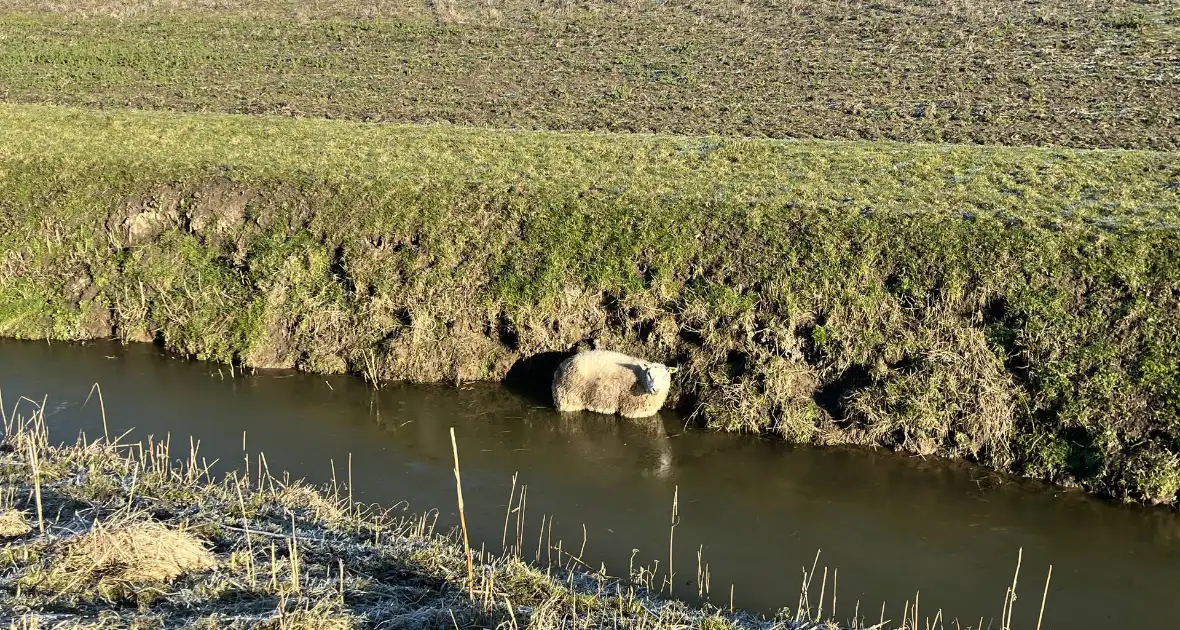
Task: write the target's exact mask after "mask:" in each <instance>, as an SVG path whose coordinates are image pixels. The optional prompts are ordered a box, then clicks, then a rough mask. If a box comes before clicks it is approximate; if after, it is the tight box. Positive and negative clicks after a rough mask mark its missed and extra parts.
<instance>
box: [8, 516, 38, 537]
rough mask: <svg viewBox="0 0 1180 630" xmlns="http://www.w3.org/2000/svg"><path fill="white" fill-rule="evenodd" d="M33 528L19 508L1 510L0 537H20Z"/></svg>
mask: <svg viewBox="0 0 1180 630" xmlns="http://www.w3.org/2000/svg"><path fill="white" fill-rule="evenodd" d="M32 530H33V528H32V527H31V526H30V525H29V522H28V520H26V519H25V515H24V513H23V512H21V511H19V510H3V511H0V538H19V537H21V536H24V535H25V534H27V533H29V532H30V531H32Z"/></svg>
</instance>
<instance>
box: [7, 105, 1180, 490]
mask: <svg viewBox="0 0 1180 630" xmlns="http://www.w3.org/2000/svg"><path fill="white" fill-rule="evenodd" d="M1177 226H1180V163H1178V162H1177V159H1176V156H1175V154H1173V153H1160V152H1150V151H1123V150H1113V151H1105V150H1067V149H1048V148H1007V147H970V146H945V145H924V144H910V145H903V144H895V143H886V142H871V143H870V142H862V143H846V142H823V141H804V142H783V141H774V140H753V139H721V138H690V137H672V136H645V135H611V134H605V133H552V132H544V133H540V132H512V131H490V130H478V129H465V128H456V127H449V126H434V127H429V126H413V125H369V124H360V123H351V122H334V121H297V120H290V119H282V118H259V117H240V116H229V115H211V114H210V115H182V114H169V113H145V112H140V113H136V112H114V111H112V112H93V111H85V110H78V109H68V108H55V107H41V106H0V334H4V335H8V336H18V337H32V338H54V339H84V338H91V337H95V336H107V335H111V334H114V335H116V336H118V337H120V338H122V339H127V340H153V339H155V340H157V341H158V342H160V343H161V344H163V345H164V346H165V347H167V348H169V349H171V350H174V351H178V352H181V353H186V354H190V355H195V356H198V357H201V358H206V359H211V360H217V361H233V362H236V363H238V364H240V365H243V366H247V367H251V366H252V367H299V368H301V369H306V370H312V371H321V372H342V371H349V372H353V373H357V374H364V375H366V376H367V377H368V378H370V379H376V380H384V379H409V380H417V381H452V380H459V381H461V380H495V379H500V378H502V377H503V376H504V375H505V374H506V372H507V371H508V369H509V368H510V367H511V366H512V365H513V364H514V363H515V362H517V361H518V360H520V359H521V358H524V357H528V356H531V355H533V354H535V353H539V352H546V351H564V350H566V349H568V348H570V347H571V346H572V345H574V344H575V343H578V342H582V341H586V340H588V339H591V338H596V339H598V340H599V341H600V342H602V343H603V344H604V345H606V346H609V347H614V348H617V349H620V350H623V351H629V352H634V353H639V354H643V355H646V356H649V357H651V358H654V359H659V360H664V361H667V362H670V363H675V364H678V365H680V366H681V367H682V368H683V369H682V371H681V372H680V373H679V374H678V375H677V380H676V383H675V385H676V387H675V388H674V392H673V395H672V396H671V398H670V400H671V401H672V403H673V404H675V405H678V406H679V407H681V408H682V409H684V410H686V411H695V412H697V417H698V418H700V419H701V420H703V421H704V422H706V423H707V424H709V425H710V426H713V427H716V428H720V429H726V430H737V431H755V432H763V433H769V434H774V435H779V436H782V437H784V438H786V439H789V440H793V441H802V442H809V443H818V444H837V443H855V444H876V445H883V446H888V447H892V448H898V449H902V450H905V451H909V452H915V453H922V454H938V455H944V456H950V457H964V458H968V459H971V460H973V461H977V462H980V463H982V464H985V465H988V466H991V467H994V468H997V469H1000V470H1009V471H1014V472H1018V473H1022V474H1026V475H1029V476H1034V477H1038V478H1042V479H1047V480H1050V481H1055V482H1058V483H1064V484H1069V485H1082V486H1084V487H1086V488H1088V489H1090V490H1092V491H1095V492H1098V493H1100V494H1105V495H1109V496H1114V497H1120V498H1126V499H1130V500H1141V501H1150V502H1160V503H1172V502H1174V501H1175V500H1176V492H1177V487H1178V485H1180V464H1178V462H1177V454H1178V453H1180V371H1178V366H1177V364H1176V362H1175V361H1174V360H1173V357H1175V356H1177V352H1180V347H1178V344H1180V317H1177V315H1178V313H1180V297H1178V296H1180V285H1177V278H1180V256H1178V255H1177V254H1178V253H1180V252H1178V251H1177V250H1178V247H1180V234H1178V233H1177V230H1176V228H1177ZM535 378H536V379H538V382H547V380H546V379H547V378H548V375H543V374H540V375H535Z"/></svg>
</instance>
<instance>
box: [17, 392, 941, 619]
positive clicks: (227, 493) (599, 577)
mask: <svg viewBox="0 0 1180 630" xmlns="http://www.w3.org/2000/svg"><path fill="white" fill-rule="evenodd" d="M43 420H44V419H43V417H42V416H41V415H40V414H37V415H35V416H34V417H32V418H11V417H5V419H4V424H5V425H6V427H5V433H4V434H3V435H0V482H2V485H0V488H2V489H3V491H2V492H0V611H2V612H0V627H3V628H7V629H9V630H39V629H49V628H53V629H56V630H67V629H69V630H83V629H85V630H97V629H99V628H133V629H136V630H148V629H171V628H197V629H201V630H218V629H227V630H228V629H238V628H242V629H244V628H257V629H261V628H275V629H290V630H320V629H331V630H344V629H348V628H407V629H414V630H428V629H440V630H442V629H448V630H449V629H454V628H500V629H505V630H508V629H515V628H536V629H538V630H548V629H558V628H591V627H596V628H597V627H602V628H607V627H610V628H646V629H649V630H672V629H674V628H700V629H702V630H727V629H734V630H736V629H738V628H750V629H756V628H765V629H769V628H781V629H785V630H792V629H794V630H806V629H812V628H815V629H818V628H825V629H835V628H853V627H855V628H864V627H866V626H865V624H864V622H863V619H856V620H852V619H851V618H850V617H849V618H847V619H845V621H844V623H843V624H837V623H835V622H830V621H826V620H824V619H821V617H823V615H822V614H821V611H823V610H825V609H827V610H830V609H831V606H829V603H830V600H831V595H830V589H829V595H828V597H827V598H826V599H825V598H824V596H823V595H822V594H820V595H819V597H820V599H821V600H823V602H824V603H818V602H814V601H808V600H807V598H806V597H802V596H801V597H800V606H799V608H798V610H796V611H795V612H794V613H791V612H790V611H787V610H785V609H784V610H783V611H782V612H780V614H779V615H778V616H777V617H776V618H775V619H766V618H761V617H754V616H751V615H748V614H745V613H742V612H740V611H732V610H720V609H717V608H714V607H708V608H700V607H691V606H688V605H685V604H683V603H680V602H677V601H674V600H671V599H668V598H666V597H663V596H662V595H661V592H662V591H657V590H656V589H655V587H654V586H653V588H652V590H648V589H647V588H645V586H644V583H645V582H644V580H632V579H624V580H622V581H620V580H619V579H618V578H613V577H610V576H608V575H606V574H605V573H603V572H602V571H605V568H603V569H602V570H600V571H594V570H592V569H591V568H589V567H586V566H585V564H584V563H583V564H580V563H579V562H580V558H576V557H574V556H573V554H572V553H571V552H570V550H568V549H567V550H565V551H562V550H561V548H560V543H553V542H552V541H550V544H553V545H555V546H554V547H553V549H551V550H547V554H548V555H550V556H551V557H552V558H553V563H552V564H551V566H549V567H546V568H540V567H537V566H535V565H530V564H528V563H526V562H524V561H522V560H521V556H522V554H521V550H522V548H526V547H528V546H529V545H530V542H529V541H527V540H524V539H522V538H521V537H520V533H519V532H520V529H521V527H522V526H523V525H525V524H523V523H521V522H520V515H521V510H519V509H517V510H516V511H515V514H516V517H517V523H516V524H515V527H516V528H517V534H516V536H517V538H516V540H515V542H514V541H513V539H512V537H511V536H507V535H506V537H507V541H508V544H507V546H506V550H505V552H504V553H502V554H491V553H485V552H483V551H482V550H473V552H472V555H473V556H474V558H473V565H472V566H471V569H470V573H469V572H468V565H467V563H466V558H467V556H466V554H465V552H464V546H463V543H462V538H461V536H460V535H459V532H454V533H450V534H443V533H440V532H436V530H435V525H434V523H435V521H436V520H437V516H436V515H426V516H422V517H413V518H409V517H403V516H399V515H398V514H397V513H393V512H392V511H383V510H381V509H379V508H377V507H374V506H369V507H365V506H359V505H355V504H352V503H350V501H349V495H348V493H347V490H346V489H343V488H339V487H331V486H329V487H327V488H312V487H310V486H307V485H305V484H302V483H300V482H297V481H292V480H290V479H289V478H287V476H286V475H283V479H281V480H280V479H277V478H273V477H271V475H270V473H269V471H267V470H266V469H265V468H263V470H261V471H259V470H253V471H250V472H246V473H245V474H240V475H239V474H234V475H231V476H228V477H226V478H224V479H214V478H213V477H212V475H211V474H210V473H209V471H208V467H207V466H208V464H207V462H204V460H203V459H201V458H200V456H199V454H198V453H197V452H196V450H195V449H194V448H192V447H191V446H188V447H185V449H183V450H184V451H185V454H184V456H183V457H180V456H178V455H179V453H178V452H175V451H180V450H181V449H179V448H176V449H175V450H174V451H173V450H172V449H171V447H170V445H169V443H168V442H160V443H148V444H141V443H132V444H118V443H117V440H115V441H114V442H111V441H107V440H104V439H99V440H95V441H93V442H87V441H85V439H79V440H78V442H77V443H75V444H73V445H68V444H67V445H61V446H51V445H50V444H49V443H48V442H47V441H46V438H45V433H44V431H45V426H44V421H43ZM247 459H250V457H249V456H247ZM257 461H258V462H265V456H263V455H259V456H257ZM260 465H264V464H260ZM516 507H518V508H519V507H520V506H516ZM513 513H514V512H512V511H509V512H508V515H507V516H508V517H511V516H512V514H513ZM506 522H507V521H506ZM506 527H507V526H506ZM527 533H528V532H526V534H527ZM554 552H556V555H554ZM636 571H637V573H636V576H633V577H637V578H644V579H645V580H646V582H652V581H655V580H656V578H655V577H654V575H655V574H652V573H651V572H650V570H648V569H646V568H645V569H643V571H640V570H639V569H638V568H636ZM825 579H826V578H825ZM818 587H819V585H818V580H817V584H816V589H815V590H816V591H818V590H819V589H818ZM810 597H811V598H814V597H815V593H814V592H813V593H811V595H810ZM804 602H807V603H806V604H805V603H804ZM914 623H917V620H916V619H908V618H907V619H906V620H905V622H904V623H896V624H886V625H883V626H875V627H880V628H885V627H898V628H901V627H902V626H903V625H905V624H914ZM909 627H916V626H912V625H911V626H909Z"/></svg>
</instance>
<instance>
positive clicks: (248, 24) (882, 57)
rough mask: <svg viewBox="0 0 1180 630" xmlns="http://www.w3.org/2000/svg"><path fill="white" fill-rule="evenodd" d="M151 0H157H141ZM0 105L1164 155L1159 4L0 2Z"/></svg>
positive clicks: (1174, 33)
mask: <svg viewBox="0 0 1180 630" xmlns="http://www.w3.org/2000/svg"><path fill="white" fill-rule="evenodd" d="M152 5H155V6H152ZM5 7H6V9H0V42H3V45H0V98H2V99H4V100H6V101H9V102H27V103H33V102H35V103H58V104H66V105H97V106H102V107H116V108H117V107H124V106H127V105H130V106H134V107H138V108H153V109H178V110H184V111H198V112H203V111H220V112H233V113H252V114H256V113H267V114H300V115H305V116H317V117H318V116H330V117H334V118H342V117H343V118H353V119H362V120H381V121H402V122H406V121H414V122H440V121H446V122H452V123H459V124H469V125H479V126H484V125H486V126H492V127H524V128H543V129H567V130H577V129H610V130H616V131H627V132H647V131H658V132H668V133H681V134H712V133H719V134H727V135H747V136H769V137H780V138H781V137H802V138H808V137H811V138H827V139H891V140H899V141H935V142H972V143H999V144H1011V145H1021V144H1037V145H1065V146H1078V147H1082V146H1084V147H1123V148H1151V149H1176V148H1177V147H1180V110H1178V109H1177V105H1176V103H1180V83H1178V82H1177V68H1176V62H1175V56H1176V52H1175V42H1176V41H1177V38H1178V37H1180V10H1178V9H1177V8H1176V6H1175V3H1172V2H1167V1H1166V0H1148V1H1144V2H1135V3H1125V2H1122V1H1121V0H1099V1H1097V2H1091V1H1088V0H1047V1H1045V2H1038V3H1035V4H1031V3H1028V2H1023V1H1020V0H995V1H992V2H987V3H970V2H952V3H922V2H911V1H908V0H884V1H877V2H856V3H849V2H845V1H843V0H817V1H815V2H802V1H798V0H789V1H785V2H782V1H772V0H749V1H747V0H742V1H738V0H669V1H665V0H658V1H657V0H626V1H615V0H583V1H580V2H548V1H541V0H496V1H495V2H485V1H484V0H440V1H439V2H430V3H428V2H411V1H406V0H397V1H385V0H382V1H381V2H372V1H369V2H366V1H361V0H347V1H345V2H317V1H315V0H263V1H261V2H259V1H251V2H217V3H210V2H202V1H199V0H168V1H167V2H160V3H147V2H129V1H127V0H71V1H69V2H62V1H59V0H10V1H9V2H6V3H5Z"/></svg>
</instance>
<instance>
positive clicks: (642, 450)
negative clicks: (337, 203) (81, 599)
mask: <svg viewBox="0 0 1180 630" xmlns="http://www.w3.org/2000/svg"><path fill="white" fill-rule="evenodd" d="M95 383H98V384H100V386H101V388H102V393H103V399H104V401H105V405H106V415H107V418H108V422H109V425H110V427H109V428H110V431H111V433H112V434H114V435H118V434H122V433H124V432H125V431H130V433H129V434H128V435H127V437H126V438H124V441H125V442H126V441H131V440H135V439H144V438H146V437H147V436H149V435H154V436H155V437H156V438H163V437H164V436H165V435H166V434H170V435H171V437H172V442H173V454H174V456H175V455H177V451H178V450H180V451H184V453H181V455H187V451H188V448H187V447H188V441H189V437H190V436H192V437H193V438H195V439H196V440H198V441H199V454H200V456H201V457H204V458H206V459H207V460H209V461H213V460H215V459H216V460H218V464H217V465H216V466H215V467H214V469H215V470H219V471H222V472H225V471H228V470H231V469H234V468H244V465H243V464H242V462H243V460H244V457H245V454H244V452H243V433H244V434H245V440H246V449H247V451H248V452H249V453H250V454H252V457H255V458H256V455H257V453H259V452H263V453H265V455H266V460H267V464H268V466H269V469H270V470H271V472H272V473H275V474H277V473H279V472H280V471H289V472H290V473H291V475H292V476H293V477H295V478H305V479H306V480H307V481H309V482H311V483H315V484H323V483H327V482H328V481H330V480H331V478H332V468H333V465H334V467H335V470H336V475H337V477H338V478H340V479H342V478H344V477H346V476H347V474H348V473H347V472H346V471H347V470H348V468H349V463H348V462H350V461H351V466H350V467H351V476H352V480H353V488H352V492H353V497H354V499H356V500H358V501H361V502H364V503H378V504H381V505H382V506H384V507H392V506H398V508H399V509H401V508H405V510H406V512H407V513H408V514H416V513H421V512H425V511H427V510H430V509H438V511H439V524H440V526H444V527H446V526H452V525H454V524H457V522H458V514H457V510H456V507H455V486H454V477H453V474H452V470H451V469H452V455H451V443H450V436H449V429H450V428H451V427H454V429H455V432H456V434H457V436H458V447H459V454H460V463H461V467H462V476H463V493H464V499H465V502H466V509H467V523H468V526H469V528H470V531H471V535H472V539H473V546H475V547H476V548H479V547H480V546H481V545H485V546H486V548H487V549H488V550H489V551H496V552H498V551H500V549H501V544H502V539H503V536H504V534H503V532H504V527H505V526H504V522H505V514H506V509H507V506H508V502H509V494H510V492H511V491H512V487H513V482H512V479H513V475H514V474H516V475H517V486H516V487H517V496H518V497H519V488H520V487H521V486H522V485H527V487H528V499H527V508H526V512H525V521H526V531H525V535H524V537H523V538H524V540H525V542H524V543H523V545H522V546H523V547H524V549H525V554H524V555H525V557H526V559H531V558H535V557H536V553H535V550H536V548H537V541H538V538H539V536H538V534H539V528H540V526H541V521H542V518H543V517H544V518H545V519H546V522H547V523H551V527H552V539H551V540H552V544H553V545H554V546H556V545H557V543H558V541H559V540H560V541H561V543H562V546H563V548H564V549H566V550H570V549H571V548H572V549H573V550H575V553H576V551H577V550H579V549H580V548H582V546H583V544H584V551H583V552H582V555H583V558H584V560H585V561H586V562H587V564H589V565H591V566H593V567H598V566H599V565H600V564H602V563H605V565H606V567H607V569H608V572H609V573H610V574H611V575H626V574H627V572H628V567H629V566H630V565H631V563H632V562H634V564H635V565H636V566H639V565H646V566H648V567H650V566H652V565H654V563H655V562H656V561H657V560H658V561H659V566H660V569H659V571H660V572H661V574H662V572H663V571H664V569H665V568H666V566H667V561H668V543H669V529H670V524H671V517H672V515H671V512H672V501H673V494H674V492H676V493H678V501H679V504H678V509H679V522H678V524H677V526H676V528H675V553H674V558H673V560H674V569H675V573H676V580H675V581H676V585H677V589H679V590H678V595H681V596H685V597H695V596H696V594H697V585H696V573H697V566H698V563H697V553H698V551H699V550H700V551H701V555H702V557H703V560H704V562H705V563H707V564H708V566H709V572H710V575H711V579H710V586H711V598H710V599H711V600H712V601H713V602H714V603H715V604H717V605H728V603H729V598H730V585H731V584H733V585H734V588H733V596H734V603H735V604H736V605H737V606H738V607H739V608H745V609H747V610H750V611H754V612H763V613H771V612H773V611H774V610H776V609H778V608H780V607H783V606H789V607H790V608H791V609H792V610H793V609H794V608H795V606H796V604H797V601H798V597H799V589H800V583H801V580H802V577H803V569H804V568H805V567H806V568H808V569H810V568H811V566H812V563H813V561H814V560H815V556H816V552H817V550H821V551H822V553H821V555H820V557H819V564H818V566H819V568H820V573H821V576H822V568H823V567H825V566H826V567H829V572H830V573H831V574H832V576H833V577H834V576H835V572H836V570H837V569H838V580H837V581H836V588H837V591H836V593H837V614H838V616H839V617H843V618H847V617H849V616H851V614H852V613H853V611H854V608H855V606H856V605H857V601H858V600H859V607H860V612H861V615H862V616H863V617H864V618H865V619H867V620H870V621H871V622H873V623H875V622H876V621H877V620H878V617H879V616H880V609H881V606H882V603H885V606H886V608H885V618H886V619H893V620H894V621H897V620H900V619H901V616H902V612H903V608H904V607H905V602H906V601H907V600H909V601H910V602H912V601H913V600H914V597H915V593H917V592H920V601H921V609H920V612H921V616H922V617H927V616H930V617H933V613H934V612H935V611H936V610H938V609H941V610H942V616H943V619H944V620H953V619H956V618H957V619H958V620H960V622H961V623H962V626H963V627H968V626H972V627H974V626H976V625H977V624H978V622H979V619H980V618H981V617H982V618H983V620H984V622H983V625H984V627H988V626H989V624H990V626H991V627H993V628H997V627H999V622H998V618H999V615H1000V611H1001V608H1002V604H1003V601H1004V593H1005V588H1006V587H1007V586H1009V585H1010V584H1011V583H1012V578H1013V572H1014V570H1015V566H1016V559H1017V551H1018V549H1021V548H1023V566H1022V569H1021V574H1020V583H1019V585H1018V594H1019V600H1018V601H1017V603H1016V611H1015V614H1014V615H1013V627H1015V628H1029V629H1032V628H1034V627H1035V626H1036V619H1037V613H1038V609H1039V608H1040V600H1041V592H1042V589H1043V586H1044V581H1045V574H1046V571H1047V569H1048V565H1050V564H1052V565H1053V576H1052V581H1051V584H1050V588H1049V597H1048V603H1047V605H1046V607H1045V612H1044V624H1043V626H1042V627H1043V628H1047V629H1051V628H1071V629H1074V630H1076V629H1082V628H1112V627H1144V626H1159V627H1163V626H1164V625H1166V624H1167V623H1168V622H1172V621H1174V620H1177V619H1180V598H1178V597H1176V592H1177V588H1178V587H1180V515H1177V514H1175V513H1173V512H1171V511H1167V510H1156V509H1146V508H1138V507H1127V506H1119V505H1112V504H1108V503H1104V502H1101V501H1097V500H1093V499H1090V498H1087V497H1084V496H1081V495H1079V494H1078V493H1074V492H1062V491H1059V490H1054V489H1052V488H1046V487H1044V486H1041V485H1039V484H1032V483H1024V482H1018V481H1013V480H1011V479H1007V478H1004V477H1001V476H999V475H996V474H992V473H989V472H986V471H982V470H979V469H976V468H973V467H969V466H960V465H953V464H948V463H947V462H943V461H932V460H923V459H920V458H912V457H904V456H900V455H896V454H891V453H886V452H867V451H861V450H851V449H834V448H833V449H810V448H792V447H789V446H787V445H784V444H781V443H777V442H774V441H769V440H759V439H754V438H751V437H742V436H733V435H724V434H717V433H710V432H706V431H697V430H684V429H683V427H682V421H681V420H680V419H677V418H673V417H667V418H662V419H653V420H650V421H634V420H623V419H616V418H612V417H604V416H593V415H575V416H569V417H562V416H560V415H558V414H556V413H555V412H554V411H552V410H551V409H548V408H545V407H544V406H542V405H540V404H539V403H537V402H535V401H533V400H531V399H528V398H524V397H520V396H517V395H515V394H513V393H510V392H508V391H507V390H505V389H504V388H503V387H501V386H498V385H476V386H463V387H461V388H455V387H453V386H431V387H422V386H386V387H384V388H383V389H381V390H380V391H373V390H371V389H370V388H369V387H368V386H367V385H366V384H365V383H363V382H362V381H361V380H360V379H357V378H352V377H324V376H317V375H309V374H293V373H268V374H261V373H259V374H257V375H250V376H243V375H240V374H238V375H236V376H235V377H231V376H230V374H229V371H228V368H227V367H225V366H218V365H214V364H209V363H202V362H198V361H189V360H183V359H176V358H169V357H165V356H163V355H162V354H161V353H160V352H159V350H158V349H157V348H155V347H154V346H150V345H145V344H135V345H129V346H122V345H119V344H116V343H105V342H104V343H93V344H87V345H70V344H47V343H44V342H20V341H0V391H2V393H3V397H4V400H5V404H6V405H7V407H8V408H9V411H11V408H12V407H13V406H14V405H16V404H19V405H21V406H23V407H25V408H26V410H30V411H31V410H32V409H33V407H34V405H35V404H40V403H41V401H42V399H43V397H45V396H46V395H47V396H48V402H47V404H46V418H47V421H48V424H49V427H50V437H51V439H52V440H55V441H73V440H74V439H75V438H76V437H77V435H78V433H79V431H85V432H86V433H87V434H88V435H89V436H90V437H96V436H100V435H101V434H102V422H101V415H100V412H99V407H98V404H97V401H96V400H95V399H92V400H91V402H90V403H88V404H86V405H85V406H84V405H83V402H84V401H85V400H86V397H87V394H88V393H89V392H90V390H91V387H92V385H93V384H95ZM21 396H23V397H27V399H28V400H18V398H19V397H21ZM33 401H36V402H35V403H34V402H33ZM178 444H183V445H184V447H183V448H178V447H177V445H178ZM255 461H256V459H255ZM251 468H252V469H253V468H254V466H251ZM583 526H584V530H583ZM548 527H549V526H547V529H548ZM509 529H515V521H514V522H513V525H512V526H511V527H510V528H509ZM583 532H584V533H583ZM508 538H509V544H511V543H512V542H513V539H514V538H515V534H514V533H512V532H510V533H509V535H508ZM583 540H585V542H584V543H583ZM702 546H703V550H702ZM634 550H638V551H634ZM540 556H541V557H542V559H544V558H545V557H546V556H547V553H546V552H545V551H544V550H542V551H541V553H540ZM816 580H817V582H816V584H815V585H814V586H813V588H812V603H813V605H814V603H815V601H816V599H817V598H818V581H819V580H820V578H819V577H817V578H816ZM826 588H827V589H828V591H827V592H828V594H827V595H826V596H825V599H826V601H828V602H830V600H831V588H832V580H831V579H829V582H828V584H827V586H826ZM829 606H830V603H829ZM825 612H828V610H827V609H826V608H825ZM948 627H953V623H948Z"/></svg>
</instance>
